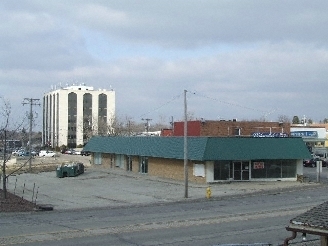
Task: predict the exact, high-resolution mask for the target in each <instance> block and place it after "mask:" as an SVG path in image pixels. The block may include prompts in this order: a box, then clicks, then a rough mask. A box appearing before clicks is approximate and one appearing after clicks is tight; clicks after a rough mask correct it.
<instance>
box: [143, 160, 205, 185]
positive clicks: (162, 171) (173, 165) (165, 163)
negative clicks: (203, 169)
mask: <svg viewBox="0 0 328 246" xmlns="http://www.w3.org/2000/svg"><path fill="white" fill-rule="evenodd" d="M148 174H149V175H151V176H157V177H162V178H169V179H174V180H180V181H183V180H184V161H183V160H174V159H162V158H149V160H148ZM188 180H189V181H191V182H197V183H205V182H206V178H205V177H195V176H193V163H192V162H190V161H189V162H188Z"/></svg>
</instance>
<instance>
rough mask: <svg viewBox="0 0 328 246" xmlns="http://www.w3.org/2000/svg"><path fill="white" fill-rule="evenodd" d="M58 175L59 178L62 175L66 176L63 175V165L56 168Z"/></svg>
mask: <svg viewBox="0 0 328 246" xmlns="http://www.w3.org/2000/svg"><path fill="white" fill-rule="evenodd" d="M56 176H57V178H62V177H64V176H63V169H62V167H61V166H58V167H57V169H56Z"/></svg>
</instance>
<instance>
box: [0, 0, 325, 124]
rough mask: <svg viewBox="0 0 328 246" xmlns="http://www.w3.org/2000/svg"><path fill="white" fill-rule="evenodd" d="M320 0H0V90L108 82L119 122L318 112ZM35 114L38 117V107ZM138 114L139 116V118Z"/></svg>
mask: <svg viewBox="0 0 328 246" xmlns="http://www.w3.org/2000/svg"><path fill="white" fill-rule="evenodd" d="M327 5H328V2H327V3H326V2H325V1H323V0H322V1H311V3H310V2H308V1H302V0H301V1H299V0H298V1H296V0H293V1H287V2H286V1H282V0H278V1H274V2H272V1H228V0H225V1H216V0H215V1H214V0H213V1H206V2H199V1H195V0H191V1H187V2H186V1H181V0H177V1H173V2H172V1H150V0H149V1H142V2H136V1H125V0H122V1H105V0H104V1H100V0H98V1H92V3H91V2H90V1H86V0H81V1H63V0H58V1H52V2H49V1H41V0H31V1H28V2H26V1H19V0H18V1H15V3H14V2H10V1H5V2H2V3H0V21H1V22H0V31H1V33H3V34H4V35H2V36H1V37H0V44H1V45H0V57H1V59H0V95H3V96H6V97H8V98H9V99H10V101H11V102H12V103H13V104H14V105H16V106H17V108H18V107H21V101H22V99H23V98H24V97H31V98H40V99H42V96H43V93H44V92H47V91H49V90H50V89H51V88H54V86H58V85H66V84H72V83H86V84H87V85H90V86H94V87H95V89H98V88H105V89H106V88H107V89H109V88H110V87H112V88H113V89H114V90H115V91H116V108H117V112H118V113H119V114H121V115H130V116H132V117H135V118H136V119H137V120H139V118H140V116H141V115H145V114H147V115H146V116H147V117H151V118H157V117H158V115H167V117H170V116H174V117H175V118H182V117H181V114H182V112H183V108H182V107H183V105H182V104H183V98H182V95H183V91H184V90H188V104H189V105H188V106H189V110H190V111H192V112H194V115H195V116H196V117H198V118H199V117H205V118H207V119H211V118H216V117H218V116H220V117H223V118H238V119H259V118H260V117H261V116H263V114H268V112H271V113H270V114H268V115H269V116H270V117H271V119H272V120H276V119H277V116H278V115H280V114H285V115H290V116H293V115H299V116H302V115H303V114H308V115H310V116H311V117H313V118H314V119H316V120H322V119H323V118H325V117H327V116H326V102H325V101H326V99H325V98H326V91H327V90H328V84H327V83H326V78H327V69H326V68H327V65H328V47H327V40H328V39H327V38H328V37H327V31H325V29H326V26H327V24H328V16H327V14H326V9H327V7H328V6H327ZM40 113H41V111H40ZM144 117H145V116H144Z"/></svg>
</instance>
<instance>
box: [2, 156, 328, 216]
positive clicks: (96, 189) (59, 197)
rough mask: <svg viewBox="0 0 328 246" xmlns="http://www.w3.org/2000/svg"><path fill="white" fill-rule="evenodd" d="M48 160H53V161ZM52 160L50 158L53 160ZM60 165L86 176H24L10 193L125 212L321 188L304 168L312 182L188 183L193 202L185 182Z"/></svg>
mask: <svg viewBox="0 0 328 246" xmlns="http://www.w3.org/2000/svg"><path fill="white" fill-rule="evenodd" d="M48 158H49V157H48ZM50 158H51V157H50ZM57 160H58V161H59V162H67V161H68V162H69V161H74V162H81V163H84V164H85V170H84V173H83V174H81V175H78V176H76V177H65V178H58V177H57V176H56V170H53V171H50V172H39V173H22V174H19V175H16V176H12V177H10V178H9V181H8V189H9V190H10V191H11V192H13V193H15V194H17V195H19V196H22V197H23V198H25V199H27V200H30V201H33V202H36V204H38V205H41V204H42V205H45V204H46V205H51V206H53V207H54V209H56V210H66V209H84V208H100V207H118V206H119V207H121V206H131V205H142V204H149V203H165V202H173V201H184V200H186V199H189V200H193V199H207V198H206V195H207V188H208V187H210V189H211V197H212V198H215V199H217V198H220V197H223V196H231V195H245V194H249V193H253V192H263V191H267V190H277V189H278V190H282V189H285V188H297V189H301V188H302V187H305V186H314V185H317V183H316V182H315V181H316V172H315V170H316V169H315V168H304V172H305V175H306V176H308V177H310V178H309V179H310V181H311V182H310V183H300V182H232V183H221V184H211V185H208V184H197V183H189V184H188V187H187V189H188V198H184V192H185V188H186V187H185V184H184V182H182V181H174V180H169V179H162V178H158V177H152V176H148V175H142V174H139V173H133V172H127V171H125V170H122V169H103V168H101V167H99V168H96V167H91V166H90V157H89V156H74V155H60V156H59V157H58V159H57ZM327 173H328V168H324V169H323V172H322V173H321V176H320V177H321V181H322V182H327Z"/></svg>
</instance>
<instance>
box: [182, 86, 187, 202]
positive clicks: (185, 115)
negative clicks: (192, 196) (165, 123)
mask: <svg viewBox="0 0 328 246" xmlns="http://www.w3.org/2000/svg"><path fill="white" fill-rule="evenodd" d="M187 125H188V119H187V90H184V127H183V139H184V141H183V143H184V144H183V146H184V147H183V155H184V158H183V159H184V161H183V168H184V183H185V193H184V197H185V198H188V147H187V134H188V131H187Z"/></svg>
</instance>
